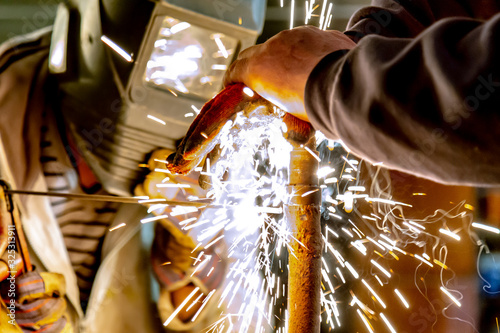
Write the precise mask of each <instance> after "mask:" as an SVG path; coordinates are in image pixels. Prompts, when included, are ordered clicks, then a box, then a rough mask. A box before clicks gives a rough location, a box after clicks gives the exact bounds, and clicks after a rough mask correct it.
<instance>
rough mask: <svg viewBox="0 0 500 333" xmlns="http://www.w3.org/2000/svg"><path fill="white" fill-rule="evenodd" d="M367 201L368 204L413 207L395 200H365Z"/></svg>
mask: <svg viewBox="0 0 500 333" xmlns="http://www.w3.org/2000/svg"><path fill="white" fill-rule="evenodd" d="M365 200H366V201H368V202H380V203H386V204H389V205H401V206H406V207H413V206H412V205H409V204H405V203H404V202H398V201H394V200H388V199H382V198H370V197H367V198H365Z"/></svg>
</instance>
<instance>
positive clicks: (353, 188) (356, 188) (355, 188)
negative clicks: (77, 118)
mask: <svg viewBox="0 0 500 333" xmlns="http://www.w3.org/2000/svg"><path fill="white" fill-rule="evenodd" d="M347 190H348V191H351V192H364V191H366V188H365V187H364V186H349V187H348V188H347Z"/></svg>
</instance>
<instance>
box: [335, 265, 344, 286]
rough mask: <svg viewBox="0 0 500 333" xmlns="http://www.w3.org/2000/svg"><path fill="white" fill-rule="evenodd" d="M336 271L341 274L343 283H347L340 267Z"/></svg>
mask: <svg viewBox="0 0 500 333" xmlns="http://www.w3.org/2000/svg"><path fill="white" fill-rule="evenodd" d="M336 271H337V273H338V274H339V276H340V279H341V280H342V283H345V279H344V275H342V271H341V270H340V268H338V267H337V268H336Z"/></svg>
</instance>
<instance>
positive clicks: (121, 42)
mask: <svg viewBox="0 0 500 333" xmlns="http://www.w3.org/2000/svg"><path fill="white" fill-rule="evenodd" d="M218 2H220V1H210V0H208V1H206V2H205V1H202V2H200V1H180V2H179V1H169V2H167V1H160V2H157V3H156V4H155V6H154V9H153V10H152V13H151V18H150V19H149V22H148V24H147V27H146V29H145V33H144V34H143V37H142V40H141V42H140V45H138V47H137V48H136V49H135V50H134V48H133V47H130V46H128V47H127V45H126V44H127V40H126V38H125V39H124V36H119V35H118V34H117V33H116V31H117V29H106V26H105V24H104V23H102V30H101V31H98V30H97V31H95V33H94V34H95V35H96V36H99V37H100V38H99V39H100V42H101V43H99V46H100V47H101V48H102V50H100V51H99V50H98V51H94V52H95V54H99V56H96V55H95V54H94V55H92V52H91V51H87V54H88V55H89V57H93V58H92V59H84V60H86V62H85V63H86V64H87V66H88V64H92V63H96V64H98V63H100V64H101V65H100V66H101V67H100V68H101V69H100V70H99V69H97V67H96V66H97V65H95V66H94V67H96V68H95V69H94V70H93V71H89V72H92V73H91V75H89V74H88V73H87V76H91V78H90V79H91V80H94V81H95V82H97V83H98V84H94V87H93V88H88V87H86V86H85V84H84V81H85V80H83V79H82V75H79V79H78V82H79V83H80V85H78V84H75V82H72V84H67V85H66V87H68V88H67V89H65V92H66V96H73V97H75V98H76V99H78V101H79V102H78V103H74V102H73V103H69V104H72V105H71V106H70V108H71V109H72V111H71V112H68V114H67V115H66V117H67V118H68V119H69V120H68V121H69V123H70V127H71V128H72V133H73V136H74V137H75V140H76V141H78V142H79V143H80V144H79V147H84V148H82V149H80V152H81V153H83V155H84V157H85V160H86V161H87V163H88V164H89V165H90V167H91V168H92V170H93V171H94V173H95V174H96V176H97V177H98V179H99V180H100V181H101V183H102V184H103V186H104V188H105V189H106V190H107V191H109V192H111V193H115V194H122V195H124V194H126V195H128V194H129V193H130V191H131V189H132V188H133V186H134V185H135V183H137V182H138V181H140V180H141V179H142V177H143V174H142V173H143V172H144V171H145V170H144V169H143V170H141V168H140V167H139V165H140V164H141V163H143V162H144V161H145V160H146V158H147V155H148V154H150V153H151V152H152V151H154V150H155V149H158V148H169V149H172V150H173V149H175V145H176V142H177V141H178V140H179V139H181V138H182V137H183V136H184V135H185V133H186V132H187V130H188V128H189V125H190V124H191V122H192V121H193V120H194V118H195V116H196V112H197V110H199V109H200V108H201V107H202V105H203V104H204V103H205V102H206V101H208V100H209V99H211V98H212V97H213V96H214V95H216V94H217V92H219V91H220V89H221V88H222V80H223V77H224V74H225V72H226V70H227V68H228V67H229V65H230V64H231V62H232V61H233V60H234V59H235V58H236V56H237V54H238V52H239V51H240V50H242V49H245V48H247V47H249V46H251V45H253V44H254V43H255V40H256V39H257V37H258V35H259V33H260V31H261V29H262V25H263V21H264V10H265V0H258V1H257V0H239V1H231V4H232V6H233V8H232V11H225V10H222V9H221V8H218V7H217V6H216V4H217V3H218ZM90 7H91V6H90ZM87 8H89V7H87ZM224 8H226V7H224ZM97 9H98V10H99V11H100V12H101V14H102V11H103V7H102V5H101V6H100V7H99V8H97ZM226 9H227V8H226ZM95 10H96V9H95V8H94V11H95ZM89 11H92V10H90V9H89ZM69 16H70V15H69ZM85 22H86V20H85V18H82V27H83V29H85V27H84V26H83V24H85ZM56 28H57V26H56ZM106 30H108V31H110V32H108V31H106ZM125 30H126V28H125ZM113 31H114V33H112V32H113ZM56 32H57V31H56V29H55V30H54V35H55V34H56ZM60 35H64V34H61V33H60ZM53 45H58V49H57V50H60V48H61V46H60V45H61V42H60V41H53ZM134 51H135V52H134ZM82 53H85V52H82ZM84 55H85V54H84ZM63 59H64V57H63ZM50 60H55V61H57V63H66V62H67V61H66V60H64V61H61V52H60V51H57V52H53V53H51V59H50ZM80 62H81V60H80ZM80 67H81V66H80ZM124 68H125V70H124ZM103 72H105V73H107V74H108V75H106V76H107V79H103V78H102V76H105V75H104V74H105V73H103ZM100 73H102V74H100ZM110 77H111V78H112V84H114V85H115V86H116V90H117V94H118V95H119V103H118V102H117V99H116V98H111V97H107V95H106V94H104V93H103V89H104V90H106V89H107V86H109V84H110V80H111V79H110ZM88 79H89V78H87V80H86V82H89V80H88ZM78 82H76V83H78ZM70 83H71V82H70ZM63 89H64V85H63ZM108 90H109V89H108ZM97 96H99V97H97ZM96 97H97V98H98V99H100V100H101V101H102V100H103V99H107V100H108V101H107V104H106V105H102V106H100V107H99V110H98V111H93V110H94V109H95V108H94V109H92V110H89V108H92V105H87V106H86V107H82V105H84V104H85V103H88V102H87V101H95V100H96ZM75 109H76V110H75ZM103 119H111V120H112V122H113V124H114V125H113V130H112V131H106V133H104V132H105V131H103V130H102V128H101V127H102V126H100V124H101V123H102V120H103ZM97 131H100V132H99V135H97ZM88 133H93V134H94V135H88ZM97 137H98V138H100V140H99V141H100V142H99V143H98V144H94V143H95V142H94V143H93V142H92V141H96V140H95V138H97ZM93 139H94V140H93Z"/></svg>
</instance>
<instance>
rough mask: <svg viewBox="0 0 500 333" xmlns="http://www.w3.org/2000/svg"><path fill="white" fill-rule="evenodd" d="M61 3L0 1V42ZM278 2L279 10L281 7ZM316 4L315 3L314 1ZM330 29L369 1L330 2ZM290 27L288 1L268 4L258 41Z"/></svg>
mask: <svg viewBox="0 0 500 333" xmlns="http://www.w3.org/2000/svg"><path fill="white" fill-rule="evenodd" d="M59 2H62V0H15V1H12V0H0V42H3V41H4V40H6V39H8V38H11V37H13V36H16V35H21V34H24V33H28V32H30V31H33V30H36V29H39V28H42V27H46V26H48V25H51V24H52V23H53V21H54V18H55V15H56V9H57V4H58V3H59ZM281 2H284V3H283V7H281ZM318 2H319V1H318ZM329 2H333V10H332V13H333V18H332V22H331V25H330V28H331V29H336V30H344V29H345V27H346V25H347V22H348V20H349V17H351V15H352V14H353V13H354V12H355V11H356V10H358V9H359V8H361V7H362V6H365V5H367V4H369V3H370V1H369V0H333V1H329ZM294 16H295V26H298V25H302V24H304V19H303V18H304V17H305V8H304V3H303V2H301V1H300V2H299V1H296V5H295V15H294ZM289 27H290V1H288V0H287V1H283V0H268V1H267V14H266V24H265V26H264V32H263V34H262V36H261V38H260V39H259V41H265V40H266V39H268V38H269V37H271V36H273V35H274V34H276V33H277V32H279V31H281V30H284V29H288V28H289Z"/></svg>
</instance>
